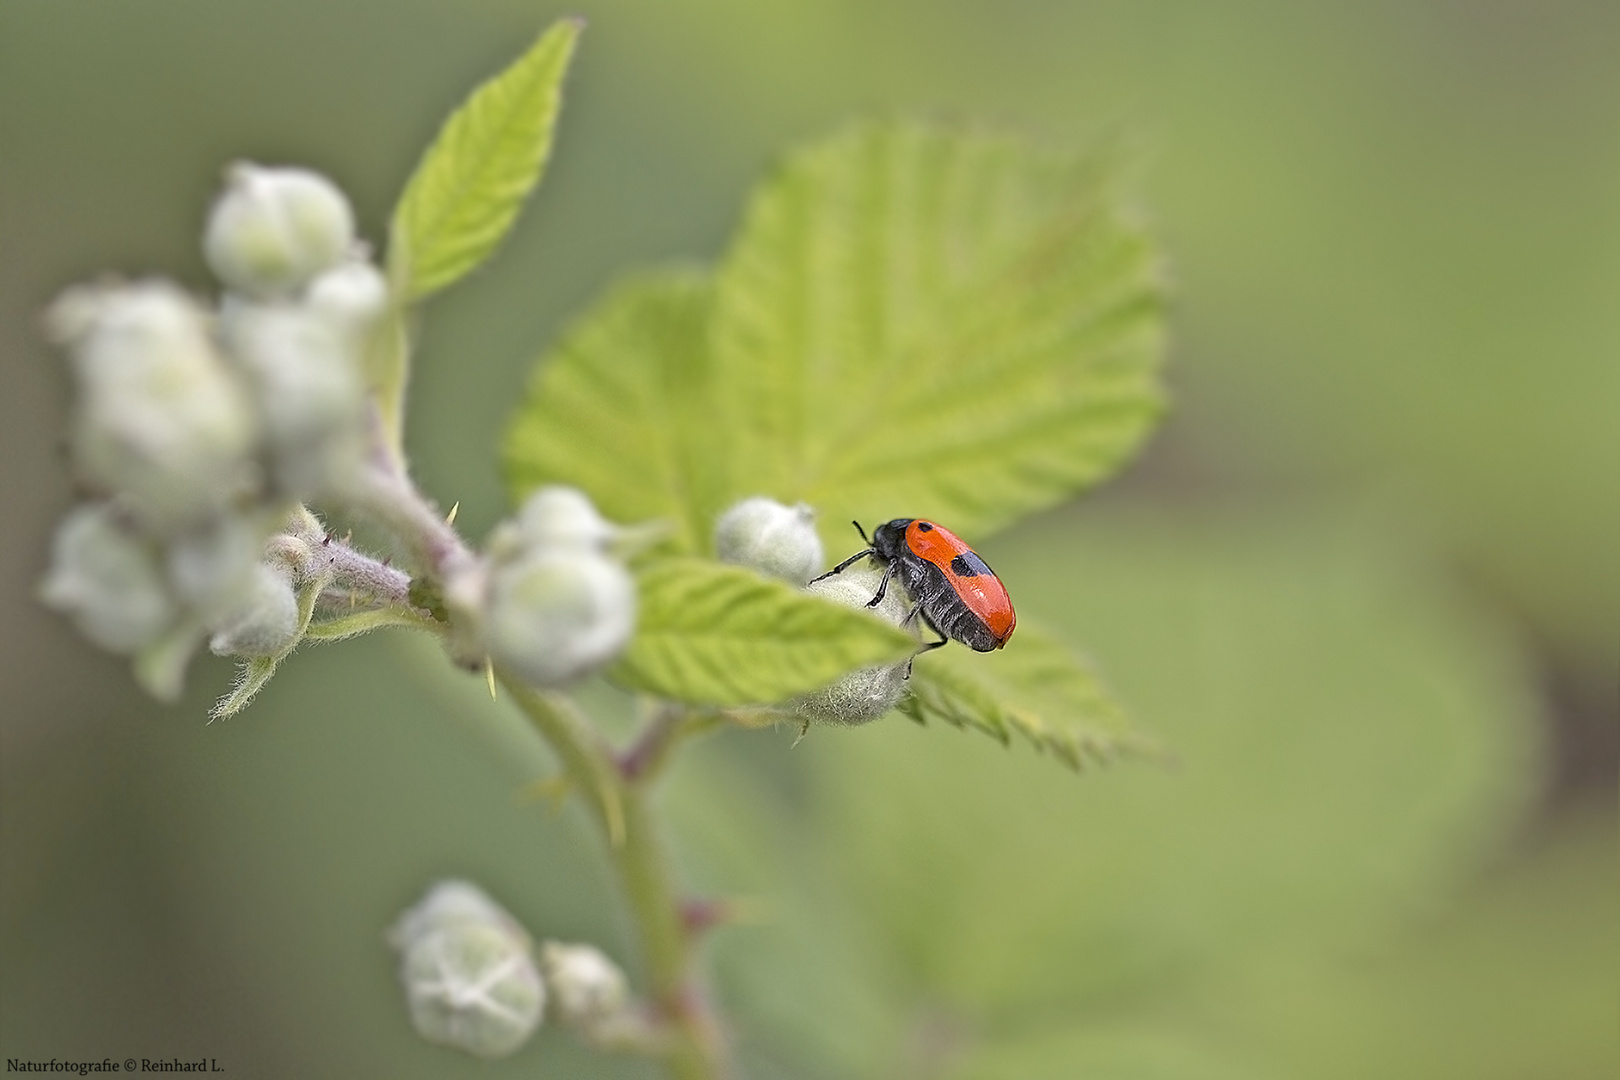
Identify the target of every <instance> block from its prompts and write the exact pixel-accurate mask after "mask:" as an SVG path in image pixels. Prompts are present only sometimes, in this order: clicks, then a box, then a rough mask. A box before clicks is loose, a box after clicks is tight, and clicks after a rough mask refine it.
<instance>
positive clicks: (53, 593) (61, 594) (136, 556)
mask: <svg viewBox="0 0 1620 1080" xmlns="http://www.w3.org/2000/svg"><path fill="white" fill-rule="evenodd" d="M39 596H40V599H41V600H43V601H44V602H45V603H46V604H48V605H49V606H51V607H53V608H55V609H56V610H58V611H60V612H62V613H63V614H65V615H67V616H68V617H69V618H71V619H72V620H73V622H74V624H75V625H77V626H78V628H79V630H80V632H81V633H83V634H84V636H85V637H87V638H89V639H90V640H91V641H93V642H95V643H96V644H97V645H99V646H101V647H102V648H103V649H107V650H108V651H110V652H116V653H132V652H135V651H137V650H139V649H141V648H143V647H144V646H146V645H148V644H150V643H151V642H152V641H154V640H156V639H157V638H158V637H159V636H160V635H162V633H163V632H164V631H165V630H166V629H167V628H168V627H169V626H170V625H171V624H172V623H173V622H174V620H175V618H176V616H177V614H178V612H179V609H178V607H177V605H176V604H175V602H174V599H173V598H172V597H171V596H170V595H169V591H168V589H167V588H166V587H165V585H164V581H163V571H162V568H161V567H160V565H159V563H158V554H157V551H156V550H155V549H154V548H153V546H152V545H151V543H150V542H148V541H147V540H145V539H143V538H142V537H140V536H138V535H136V534H135V533H133V532H132V531H130V530H128V529H126V528H124V527H123V525H122V524H121V523H120V522H119V521H118V520H117V518H116V517H115V515H114V514H113V512H112V511H111V509H110V508H109V507H108V506H107V505H105V504H96V505H91V506H81V507H78V508H77V509H75V510H74V511H73V512H72V513H70V514H68V516H67V517H66V518H64V519H63V521H62V524H61V525H60V526H59V527H58V528H57V530H56V539H55V541H54V543H53V545H52V551H51V569H50V572H49V573H47V574H46V576H45V580H44V581H42V582H40V587H39Z"/></svg>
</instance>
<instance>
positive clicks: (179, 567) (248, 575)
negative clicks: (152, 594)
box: [167, 515, 264, 622]
mask: <svg viewBox="0 0 1620 1080" xmlns="http://www.w3.org/2000/svg"><path fill="white" fill-rule="evenodd" d="M263 544H264V536H263V535H262V534H261V533H260V532H259V530H258V529H256V528H255V526H254V523H253V522H251V521H249V520H247V519H245V518H242V517H237V516H234V515H233V516H230V517H220V518H216V519H215V520H214V521H212V522H210V523H208V525H206V526H203V527H200V528H197V529H193V530H192V531H190V532H187V533H183V534H182V535H180V536H176V537H174V538H173V539H172V540H171V541H170V542H169V548H168V559H167V565H168V571H169V584H170V587H171V588H172V589H173V591H174V593H175V595H176V596H178V597H179V598H180V599H181V600H183V601H185V603H186V605H187V606H188V607H189V608H190V609H191V610H192V611H195V612H196V613H197V614H198V615H200V616H201V617H202V619H203V621H204V622H213V621H215V620H218V619H221V618H224V617H225V616H226V614H227V613H228V612H230V611H233V610H235V609H236V608H238V607H239V606H240V605H241V604H242V603H244V602H245V601H246V599H247V598H248V597H249V596H250V595H251V594H252V593H253V591H254V588H255V582H256V574H255V567H257V566H258V564H259V553H260V551H261V549H262V547H263Z"/></svg>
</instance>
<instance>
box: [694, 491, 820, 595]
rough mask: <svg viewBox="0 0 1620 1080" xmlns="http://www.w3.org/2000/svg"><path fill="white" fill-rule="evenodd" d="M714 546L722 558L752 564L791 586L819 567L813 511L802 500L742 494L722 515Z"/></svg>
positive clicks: (809, 575)
mask: <svg viewBox="0 0 1620 1080" xmlns="http://www.w3.org/2000/svg"><path fill="white" fill-rule="evenodd" d="M714 549H715V554H717V555H718V556H719V557H720V561H721V562H728V563H735V564H737V565H738V566H749V567H753V568H754V569H755V570H758V571H760V572H761V573H765V574H770V575H771V576H772V577H779V578H781V579H783V580H784V581H790V582H792V583H793V584H795V585H803V584H804V583H805V582H807V581H809V580H810V579H811V578H812V577H814V576H815V575H816V574H819V573H820V572H821V564H822V552H821V537H819V536H817V535H816V515H815V511H813V510H811V509H810V507H808V506H806V505H805V504H804V503H799V504H798V505H797V506H783V505H782V504H781V503H779V502H777V501H776V500H775V499H766V498H753V499H744V500H743V501H742V502H740V503H738V504H737V505H736V506H733V507H732V508H731V509H730V510H727V511H726V512H725V513H724V514H723V515H721V517H720V521H719V524H717V525H716V526H715V530H714Z"/></svg>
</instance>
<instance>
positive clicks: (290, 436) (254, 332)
mask: <svg viewBox="0 0 1620 1080" xmlns="http://www.w3.org/2000/svg"><path fill="white" fill-rule="evenodd" d="M220 330H221V333H222V334H223V336H224V339H225V343H226V345H227V347H228V348H229V350H230V354H231V357H232V358H233V359H234V360H235V361H236V363H237V364H238V365H239V366H240V367H241V369H242V370H243V372H244V373H245V374H246V375H247V377H248V381H249V382H250V383H251V384H252V386H253V389H254V398H255V401H256V403H257V404H258V407H259V412H260V416H261V418H262V422H263V426H264V431H265V434H266V436H267V437H268V440H269V443H270V457H271V471H272V473H273V474H274V478H275V482H276V486H277V488H278V489H279V490H281V491H282V492H284V493H285V494H288V495H292V496H293V497H295V498H299V499H307V498H311V497H313V496H316V495H320V494H324V493H327V492H329V491H330V490H331V489H332V488H333V487H335V486H341V484H342V483H343V482H344V480H345V479H346V478H347V477H349V476H352V475H353V473H354V472H355V471H356V470H357V469H358V468H359V466H360V462H361V459H362V456H363V454H364V448H365V424H366V413H365V408H366V398H365V383H364V378H363V375H362V371H361V358H360V356H359V353H358V350H357V346H356V343H355V340H354V338H353V335H352V334H351V333H349V332H347V331H345V330H344V328H343V327H342V326H340V325H335V324H334V323H333V322H332V321H331V320H329V319H327V318H324V317H322V316H321V315H319V314H317V313H315V312H313V311H311V310H310V309H308V308H307V307H305V306H303V305H295V304H277V303H263V304H261V303H253V302H251V301H242V300H234V299H233V300H228V301H227V303H226V304H225V306H224V308H223V310H222V311H221V314H220Z"/></svg>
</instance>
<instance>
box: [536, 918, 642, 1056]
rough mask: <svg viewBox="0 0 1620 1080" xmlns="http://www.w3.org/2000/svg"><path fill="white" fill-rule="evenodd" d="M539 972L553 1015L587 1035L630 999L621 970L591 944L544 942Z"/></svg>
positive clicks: (617, 1013)
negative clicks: (543, 979) (549, 995)
mask: <svg viewBox="0 0 1620 1080" xmlns="http://www.w3.org/2000/svg"><path fill="white" fill-rule="evenodd" d="M540 973H541V975H542V976H544V978H545V980H546V987H547V989H549V990H550V991H551V999H552V1002H553V1008H554V1009H555V1011H556V1015H557V1017H558V1018H559V1019H561V1021H562V1022H563V1023H564V1024H567V1025H568V1026H569V1027H572V1028H575V1029H577V1030H579V1031H581V1032H582V1033H585V1034H587V1035H589V1034H591V1033H592V1032H594V1031H597V1030H599V1029H602V1028H604V1027H608V1026H610V1025H612V1024H613V1023H614V1022H615V1021H617V1020H618V1018H619V1016H620V1015H621V1014H622V1013H623V1012H624V1009H625V1005H626V1004H627V1003H628V1002H629V999H630V989H629V986H628V985H627V984H626V982H625V978H624V972H623V971H621V970H619V966H618V965H617V964H615V963H614V962H613V961H612V960H609V959H608V957H607V954H606V953H604V952H602V950H601V949H598V948H597V947H596V946H594V945H563V944H560V943H558V942H555V941H548V942H546V943H545V944H544V945H542V946H541V947H540Z"/></svg>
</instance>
